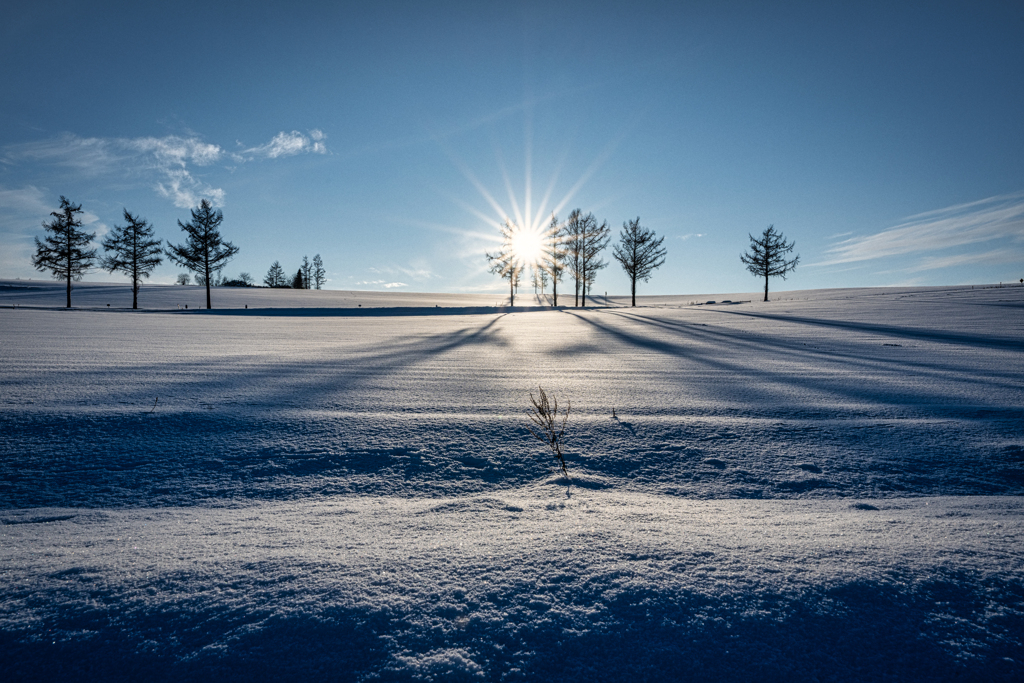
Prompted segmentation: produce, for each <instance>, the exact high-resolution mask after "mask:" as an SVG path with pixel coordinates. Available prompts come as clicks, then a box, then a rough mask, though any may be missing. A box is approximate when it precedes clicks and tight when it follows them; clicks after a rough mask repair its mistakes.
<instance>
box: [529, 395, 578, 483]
mask: <svg viewBox="0 0 1024 683" xmlns="http://www.w3.org/2000/svg"><path fill="white" fill-rule="evenodd" d="M537 391H538V392H539V393H540V400H539V401H538V400H537V399H535V398H534V397H533V392H530V402H531V403H532V404H533V410H531V411H530V412H528V413H527V414H526V415H527V417H529V418H530V422H532V423H533V424H534V425H536V426H537V428H538V429H539V431H534V429H533V427H527V429H529V430H530V433H531V434H533V435H534V436H535V437H537V439H539V440H540V441H542V442H544V443H546V444H547V445H548V447H549V448H550V449H551V451H552V452H553V453H554V454H555V457H556V458H557V459H558V464H559V465H560V466H561V468H562V474H564V475H565V478H566V479H568V478H569V470H568V469H567V468H566V466H565V456H563V455H562V436H563V435H564V434H565V423H566V421H567V420H568V419H569V409H570V408H571V407H572V403H569V404H568V405H566V407H565V410H564V411H563V413H562V424H561V425H559V424H558V399H556V398H555V397H554V396H552V397H551V401H548V395H547V394H546V393H545V392H544V388H543V387H540V386H538V387H537Z"/></svg>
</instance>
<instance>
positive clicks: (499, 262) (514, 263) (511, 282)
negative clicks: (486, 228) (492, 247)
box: [485, 220, 523, 306]
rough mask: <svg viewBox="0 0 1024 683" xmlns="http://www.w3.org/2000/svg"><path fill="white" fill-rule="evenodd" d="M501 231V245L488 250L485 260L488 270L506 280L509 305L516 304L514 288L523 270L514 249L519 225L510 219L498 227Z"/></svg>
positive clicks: (515, 288) (517, 285) (516, 287)
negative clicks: (492, 250) (490, 250)
mask: <svg viewBox="0 0 1024 683" xmlns="http://www.w3.org/2000/svg"><path fill="white" fill-rule="evenodd" d="M498 229H499V230H500V231H501V246H500V247H499V248H498V251H496V252H494V253H490V252H488V253H487V254H485V255H486V256H487V262H488V263H490V264H491V267H490V271H491V272H492V273H495V274H496V275H499V276H501V279H502V280H508V290H509V295H508V299H509V306H515V305H516V290H517V289H518V288H519V277H520V275H522V272H523V264H522V262H521V261H520V258H519V254H517V253H516V250H515V246H514V245H515V241H516V237H517V235H518V233H519V226H518V225H516V224H515V223H513V222H512V221H510V220H506V221H505V223H504V224H503V225H502V226H501V227H500V228H498Z"/></svg>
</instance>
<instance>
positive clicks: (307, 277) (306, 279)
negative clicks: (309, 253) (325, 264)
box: [302, 256, 313, 289]
mask: <svg viewBox="0 0 1024 683" xmlns="http://www.w3.org/2000/svg"><path fill="white" fill-rule="evenodd" d="M312 281H313V266H312V265H310V263H309V259H308V258H306V257H305V256H303V257H302V288H303V289H309V288H310V287H311V286H312Z"/></svg>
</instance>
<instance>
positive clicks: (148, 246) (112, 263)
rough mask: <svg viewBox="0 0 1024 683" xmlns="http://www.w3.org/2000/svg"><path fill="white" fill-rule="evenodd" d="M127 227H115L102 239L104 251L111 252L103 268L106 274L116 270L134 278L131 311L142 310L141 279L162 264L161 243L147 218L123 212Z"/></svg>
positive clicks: (104, 261) (126, 210) (102, 263)
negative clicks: (140, 303)
mask: <svg viewBox="0 0 1024 683" xmlns="http://www.w3.org/2000/svg"><path fill="white" fill-rule="evenodd" d="M124 220H125V223H126V225H115V226H114V230H113V231H112V232H110V233H109V234H108V235H107V236H106V237H105V238H104V239H103V249H104V250H105V251H106V252H108V253H107V255H106V256H104V257H103V260H102V261H101V262H100V265H101V266H102V267H103V269H104V270H106V271H107V272H110V273H113V272H114V271H115V270H116V271H119V272H121V273H124V274H125V275H127V276H128V277H130V278H131V279H132V308H133V309H137V308H138V307H139V287H141V286H142V279H143V278H148V277H149V274H150V273H152V272H153V269H154V268H156V267H157V266H158V265H160V264H161V263H162V262H163V259H162V258H161V255H162V254H163V250H162V249H160V240H158V239H153V226H151V225H150V224H149V223H148V222H147V221H146V220H145V219H144V218H139V217H138V216H133V215H132V214H130V213H128V209H125V210H124Z"/></svg>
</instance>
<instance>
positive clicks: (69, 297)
mask: <svg viewBox="0 0 1024 683" xmlns="http://www.w3.org/2000/svg"><path fill="white" fill-rule="evenodd" d="M67 307H68V308H71V238H70V237H68V305H67Z"/></svg>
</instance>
